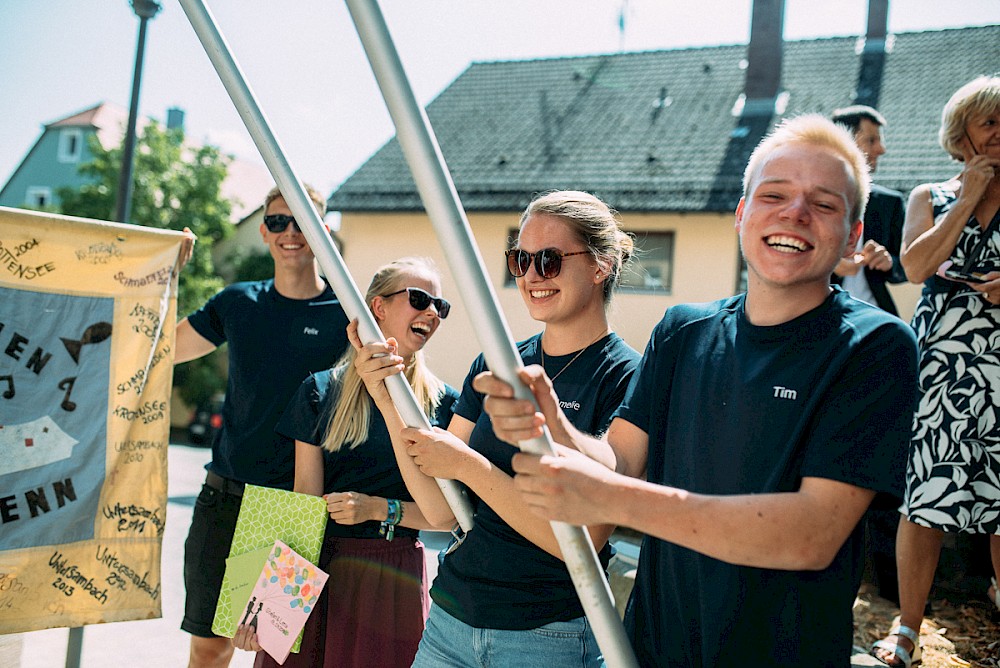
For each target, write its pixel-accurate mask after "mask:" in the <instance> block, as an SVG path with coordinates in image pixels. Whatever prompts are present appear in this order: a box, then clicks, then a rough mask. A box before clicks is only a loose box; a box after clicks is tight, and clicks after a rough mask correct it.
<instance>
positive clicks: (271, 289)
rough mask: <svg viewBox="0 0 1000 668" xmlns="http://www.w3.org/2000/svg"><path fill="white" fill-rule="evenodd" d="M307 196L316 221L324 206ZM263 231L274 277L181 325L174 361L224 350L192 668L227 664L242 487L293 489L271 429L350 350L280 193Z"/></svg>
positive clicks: (190, 595) (195, 582) (192, 585)
mask: <svg viewBox="0 0 1000 668" xmlns="http://www.w3.org/2000/svg"><path fill="white" fill-rule="evenodd" d="M306 190H307V191H308V193H309V197H310V199H311V200H312V201H313V203H314V204H315V206H316V210H317V211H319V213H320V216H321V217H322V215H323V213H324V212H325V211H326V202H325V201H324V199H323V197H322V196H321V195H320V194H319V193H318V192H316V191H315V190H313V189H312V188H309V187H307V188H306ZM260 234H261V237H262V238H263V240H264V243H265V244H266V245H267V247H268V250H269V251H270V253H271V257H272V258H273V259H274V278H273V279H269V280H266V281H253V282H246V283H235V284H233V285H230V286H229V287H227V288H225V289H224V290H222V291H221V292H219V293H218V294H217V295H215V296H214V297H212V298H211V299H209V300H208V302H206V303H205V305H204V306H203V307H201V308H200V309H199V310H197V311H195V312H194V313H192V314H191V315H190V316H188V317H187V318H185V319H184V320H182V321H181V322H180V323H178V325H177V335H176V337H177V339H176V346H175V358H174V363H175V364H179V363H182V362H187V361H189V360H193V359H195V358H198V357H201V356H203V355H207V354H208V353H210V352H212V351H213V350H215V349H216V348H217V347H218V346H220V345H222V344H223V343H228V344H229V380H228V384H227V386H226V400H225V403H224V404H223V408H222V418H223V423H222V429H221V430H220V431H219V433H218V434H217V435H216V438H215V442H214V443H213V444H212V461H211V462H209V464H208V466H207V468H208V474H207V476H206V480H205V484H204V486H203V487H202V491H201V494H200V495H199V496H198V501H197V503H196V504H195V507H194V514H193V517H192V520H191V529H190V532H189V533H188V538H187V541H186V542H185V544H184V586H185V589H186V590H187V600H186V602H185V609H184V620H183V621H182V623H181V628H182V629H184V630H185V631H187V632H188V633H190V634H191V654H190V663H189V665H190V666H192V667H197V668H203V667H208V666H228V665H229V661H230V659H231V658H232V654H233V646H232V644H231V643H230V641H229V638H222V637H219V636H216V635H215V634H213V633H212V619H213V617H214V616H215V606H216V603H217V600H218V597H219V590H220V587H221V585H222V575H223V573H224V572H225V566H226V562H225V560H226V557H227V556H229V547H230V544H231V543H232V538H233V531H234V529H235V527H236V518H237V515H238V514H239V509H240V501H241V498H242V496H243V488H244V486H245V485H246V484H252V485H260V486H264V487H276V488H280V489H288V490H290V489H292V484H293V482H294V470H295V448H294V443H293V442H292V441H290V440H289V439H287V438H284V437H283V436H279V435H278V434H277V433H275V431H274V427H275V424H277V421H278V418H279V417H281V414H282V411H284V409H285V406H286V405H287V403H288V400H289V399H290V398H291V397H292V395H293V394H294V392H295V391H296V390H297V389H298V387H299V384H300V383H301V382H302V381H303V380H304V379H305V378H306V377H307V376H309V374H311V373H313V372H316V371H321V370H323V369H328V368H330V367H331V366H333V363H334V362H335V361H336V360H337V359H339V358H340V356H341V355H342V354H343V352H344V350H345V348H346V347H347V333H346V328H347V322H348V320H347V315H346V314H345V313H344V309H343V308H342V307H341V305H340V302H339V301H338V300H337V297H336V296H335V295H334V293H333V290H331V289H330V286H329V285H327V283H326V282H325V281H324V280H323V279H322V278H320V275H319V271H318V269H317V266H316V261H315V258H314V256H313V252H312V250H311V249H310V248H309V245H308V244H307V243H306V239H305V237H304V236H303V235H302V231H301V230H300V229H299V226H298V224H297V223H296V222H295V218H293V217H292V212H291V210H289V208H288V205H287V204H286V203H285V199H284V198H283V197H282V196H281V193H280V192H279V191H278V189H277V188H274V189H272V190H271V192H269V193H268V194H267V197H266V198H265V200H264V222H263V223H262V224H261V226H260ZM411 300H412V297H411ZM438 308H439V310H440V307H438Z"/></svg>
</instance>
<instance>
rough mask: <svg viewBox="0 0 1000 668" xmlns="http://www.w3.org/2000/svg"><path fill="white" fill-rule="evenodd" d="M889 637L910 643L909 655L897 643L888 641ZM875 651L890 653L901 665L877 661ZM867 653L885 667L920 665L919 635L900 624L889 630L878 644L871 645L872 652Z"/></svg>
mask: <svg viewBox="0 0 1000 668" xmlns="http://www.w3.org/2000/svg"><path fill="white" fill-rule="evenodd" d="M891 636H898V637H902V638H906V639H907V640H909V641H910V642H912V643H913V652H912V653H910V652H908V651H906V648H905V647H901V646H900V644H899V642H898V641H892V640H889V638H890V637H891ZM877 649H884V650H886V651H887V652H892V655H893V656H895V657H896V658H898V659H899V660H900V661H902V662H903V663H901V664H889V663H886V662H885V661H884V660H882V659H879V657H878V656H876V655H875V650H877ZM869 653H870V654H871V655H872V656H874V657H875V658H876V659H879V661H882V663H885V664H886V665H887V666H888V665H901V666H903V667H904V668H910V666H912V665H913V664H915V663H920V634H918V633H917V632H916V631H914V630H913V629H911V628H910V627H909V626H903V625H902V624H900V625H899V626H897V627H895V628H893V629H891V630H890V631H889V635H888V636H886V637H885V639H883V640H879V641H878V642H876V643H875V644H873V645H872V650H871V652H869Z"/></svg>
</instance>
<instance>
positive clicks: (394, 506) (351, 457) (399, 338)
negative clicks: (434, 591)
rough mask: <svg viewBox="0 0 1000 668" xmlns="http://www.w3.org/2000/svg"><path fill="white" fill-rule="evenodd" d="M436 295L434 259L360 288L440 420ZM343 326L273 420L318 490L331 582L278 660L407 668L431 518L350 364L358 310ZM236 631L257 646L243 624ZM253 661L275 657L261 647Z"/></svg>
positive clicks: (299, 475)
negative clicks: (324, 365) (433, 355)
mask: <svg viewBox="0 0 1000 668" xmlns="http://www.w3.org/2000/svg"><path fill="white" fill-rule="evenodd" d="M440 294H441V281H440V277H439V275H438V273H437V270H436V269H435V268H434V266H433V264H432V263H431V261H430V260H427V259H424V258H404V259H401V260H397V261H396V262H392V263H390V264H388V265H385V266H384V267H382V268H381V269H379V270H378V271H377V272H376V273H375V277H374V278H373V279H372V282H371V285H370V286H369V288H368V292H367V295H366V298H365V301H366V302H367V303H368V306H369V308H370V309H371V312H372V315H374V316H375V320H376V322H377V323H378V325H379V328H380V329H381V330H382V333H383V334H384V335H385V337H386V345H385V346H384V347H383V349H384V351H385V352H387V353H391V354H392V359H394V360H397V361H398V364H397V365H395V366H394V367H393V368H394V369H396V370H398V371H400V372H404V373H405V374H406V378H407V380H408V381H409V383H410V386H411V387H412V388H413V393H414V395H415V396H416V399H417V402H418V403H419V404H420V405H421V406H422V407H423V409H424V411H425V412H426V414H427V415H428V417H429V418H430V421H431V424H433V425H447V424H448V422H449V420H450V418H451V415H452V406H453V404H454V402H455V400H456V398H457V397H458V393H457V392H456V391H455V390H454V388H451V387H449V386H447V385H445V383H443V382H442V381H441V380H439V379H438V378H437V377H436V376H434V374H432V373H431V371H430V370H429V369H428V368H427V365H426V362H425V361H424V358H423V352H422V348H423V347H424V344H426V343H427V341H428V340H429V339H430V338H431V337H432V336H433V335H434V333H435V332H436V331H437V328H438V326H439V325H440V323H441V320H442V319H443V318H446V317H447V316H448V313H449V311H450V309H451V306H450V304H449V303H448V302H447V301H446V300H444V299H442V298H441V297H439V296H437V295H440ZM347 329H348V338H349V339H350V340H351V342H352V344H353V345H352V346H351V347H349V348H348V351H347V353H345V354H344V356H343V357H342V358H341V359H340V361H339V362H338V363H337V364H336V365H335V366H334V367H333V369H330V370H328V371H324V372H322V373H317V374H313V375H312V376H311V377H310V378H308V379H307V380H306V381H305V382H304V383H303V384H302V386H301V387H300V388H299V391H298V393H297V394H296V395H295V397H294V398H293V399H292V401H291V402H290V403H289V405H288V408H287V409H285V413H284V415H283V416H282V418H281V420H280V421H279V422H278V426H277V431H278V432H279V433H281V434H284V435H285V436H288V437H289V438H292V439H294V440H295V491H296V492H302V493H306V494H315V495H317V496H323V497H324V498H325V499H326V502H327V509H328V511H329V513H330V520H331V521H330V522H329V523H328V524H327V532H326V538H325V540H324V544H323V551H322V554H321V556H320V561H319V564H318V565H319V566H320V568H322V569H323V570H325V571H326V572H328V573H329V574H330V580H329V585H328V586H327V588H326V590H325V591H324V593H323V595H322V596H321V597H320V600H319V602H318V604H317V606H316V610H315V611H314V612H313V613H312V615H311V616H310V618H309V621H308V623H307V624H306V628H305V632H304V636H303V641H302V649H301V651H300V652H299V653H298V654H291V655H289V657H288V658H287V659H286V660H285V663H284V664H282V665H283V666H285V667H286V668H287V667H288V666H292V667H294V668H306V667H308V668H321V667H322V666H351V667H352V668H362V667H365V666H370V667H371V668H386V667H389V668H392V667H394V666H397V667H399V668H406V667H408V666H409V665H410V664H411V663H412V661H413V656H414V654H415V653H416V651H417V643H418V642H419V641H420V635H421V632H422V631H423V628H424V621H425V619H426V618H427V611H428V608H429V606H430V599H429V598H428V595H427V573H426V566H425V562H424V548H423V545H422V544H421V543H420V541H419V540H418V538H417V532H418V530H420V529H433V528H435V526H434V525H432V524H431V523H430V522H428V521H427V520H426V519H425V518H424V515H423V513H421V512H420V508H418V507H417V505H416V504H415V503H414V502H413V497H412V496H411V495H410V493H409V492H408V491H407V489H406V485H405V484H404V480H403V477H402V475H401V474H400V468H399V466H398V465H397V462H396V457H395V456H394V454H393V448H392V445H391V442H390V437H389V432H388V431H387V429H386V423H385V421H384V420H383V419H382V415H381V413H380V412H379V411H377V410H374V407H373V406H372V403H373V397H372V395H370V394H369V392H368V390H367V388H366V387H365V384H364V383H363V382H362V379H361V377H360V376H359V374H358V370H357V368H356V363H357V362H356V360H357V357H358V356H357V353H356V348H359V347H360V346H361V343H360V340H359V338H358V332H357V321H354V322H352V323H351V324H350V325H349V326H348V328H347ZM381 389H382V390H384V385H383V386H382V388H381ZM376 398H378V397H376ZM405 463H406V464H410V462H409V461H406V462H405ZM411 466H412V465H411ZM441 528H446V527H441ZM233 642H234V644H236V645H237V646H238V647H241V648H243V649H252V650H260V646H259V645H258V644H257V642H256V638H255V637H254V635H253V629H252V628H251V627H249V626H246V627H240V630H239V631H238V632H237V635H236V637H235V638H234V639H233ZM254 665H255V666H258V667H260V666H276V665H278V664H277V663H276V662H275V661H274V660H273V659H272V658H271V657H270V656H269V655H267V654H266V653H265V652H260V651H258V654H257V659H256V662H255V664H254Z"/></svg>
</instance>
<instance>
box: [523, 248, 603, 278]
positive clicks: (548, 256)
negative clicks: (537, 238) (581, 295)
mask: <svg viewBox="0 0 1000 668" xmlns="http://www.w3.org/2000/svg"><path fill="white" fill-rule="evenodd" d="M589 253H590V251H576V252H574V253H563V252H562V251H560V250H559V249H557V248H543V249H542V250H540V251H538V252H537V253H529V252H528V251H524V250H521V249H520V248H511V249H510V250H509V251H506V253H505V255H506V256H507V271H509V272H510V275H511V276H513V277H514V278H521V277H522V276H524V275H525V274H527V273H528V267H530V266H531V261H532V260H534V261H535V272H537V273H538V275H539V276H541V277H542V278H555V277H556V276H558V275H559V272H560V271H562V261H563V258H564V257H572V256H573V255H586V254H589Z"/></svg>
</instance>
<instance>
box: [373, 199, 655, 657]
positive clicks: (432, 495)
mask: <svg viewBox="0 0 1000 668" xmlns="http://www.w3.org/2000/svg"><path fill="white" fill-rule="evenodd" d="M631 253H632V239H631V237H629V236H628V235H627V234H625V233H624V232H623V231H622V230H621V226H620V224H619V222H618V220H617V218H616V216H615V214H614V212H613V211H612V210H610V209H609V208H608V206H607V205H606V204H605V203H604V202H602V201H601V200H599V199H598V198H596V197H594V196H593V195H590V194H588V193H583V192H569V191H561V192H553V193H548V194H546V195H543V196H541V197H538V198H537V199H535V200H534V201H533V202H532V203H531V204H530V205H529V206H528V208H527V210H526V211H525V212H524V214H523V215H522V216H521V223H520V231H519V233H518V238H517V242H516V244H515V245H514V247H513V248H512V249H511V250H509V251H508V252H507V267H508V270H509V272H510V273H511V275H513V276H514V277H515V279H516V281H517V287H518V290H519V291H520V294H521V297H522V298H523V300H524V304H525V306H526V307H527V309H528V312H529V313H530V314H531V317H532V318H534V319H535V320H537V321H538V322H541V323H542V324H543V325H544V330H543V332H542V333H541V334H538V335H536V336H533V337H531V338H529V339H527V340H526V341H523V342H521V343H520V344H518V350H519V351H520V354H521V358H522V360H523V362H524V364H525V365H529V364H541V365H542V366H543V367H544V368H545V369H546V371H547V373H548V375H549V377H551V378H552V379H553V382H554V384H555V387H556V389H557V391H558V392H559V396H560V397H562V398H563V399H564V401H563V410H564V413H565V414H566V416H567V419H568V420H569V421H570V422H571V423H572V424H574V425H575V426H576V427H577V428H578V429H581V430H582V431H585V432H587V433H589V434H595V435H597V434H602V433H603V432H604V431H605V430H606V429H607V426H608V422H609V421H610V419H611V415H612V413H613V412H614V411H615V409H617V408H618V405H619V403H620V402H621V400H622V398H623V397H624V394H625V388H626V386H627V385H628V382H629V379H630V377H631V375H632V373H633V371H634V369H635V367H636V364H637V362H638V359H639V355H638V353H636V351H634V350H633V349H632V348H630V347H629V346H628V345H627V344H626V343H625V342H624V341H623V340H622V339H621V338H619V337H618V336H617V335H616V334H614V333H613V332H612V331H611V327H610V325H609V323H608V315H607V310H608V305H609V303H610V300H611V296H612V292H613V290H614V288H615V286H616V285H617V284H618V282H619V279H620V277H621V272H622V269H623V266H624V265H625V264H626V262H627V261H628V259H629V257H630V255H631ZM385 352H388V351H387V350H386V349H385V348H384V347H383V346H380V345H371V346H365V347H364V348H363V349H362V350H361V351H360V352H359V355H358V361H359V369H363V370H364V372H363V373H362V376H363V378H364V380H365V383H366V384H368V386H369V389H370V391H372V394H373V396H374V395H375V394H376V393H378V394H380V395H383V394H384V391H383V390H378V391H376V390H374V389H372V388H376V387H378V386H379V385H381V384H382V379H384V378H385V377H386V376H387V375H389V374H391V373H396V372H398V370H399V364H400V357H399V356H398V355H397V356H392V355H390V356H386V357H382V356H377V355H379V354H381V353H385ZM484 370H486V364H485V361H484V360H483V358H482V356H480V357H479V358H478V359H477V360H476V361H475V362H474V363H473V365H472V369H471V370H470V371H469V374H468V376H467V378H466V380H465V384H464V386H463V390H462V395H461V398H460V399H459V401H458V402H457V404H456V406H455V416H454V417H453V418H452V420H451V423H450V424H449V426H448V431H444V430H441V429H434V430H431V431H428V430H423V429H412V428H406V429H404V425H403V423H402V420H401V419H400V418H399V416H398V414H397V413H396V412H395V409H394V408H393V406H392V404H391V402H387V401H382V402H378V406H379V409H380V410H382V412H383V413H384V414H385V415H386V421H387V423H389V427H390V432H391V433H394V434H395V433H397V432H399V437H398V438H397V437H395V436H394V438H393V446H394V447H395V448H396V455H397V458H398V459H400V464H401V467H402V468H403V472H404V476H406V475H409V476H410V477H409V478H408V479H407V484H408V487H409V489H410V491H411V492H412V493H413V496H414V498H415V499H416V501H417V503H418V504H419V505H420V508H421V510H422V511H423V513H424V515H425V517H427V518H428V519H432V520H433V522H434V523H435V524H438V525H441V524H446V523H454V517H453V516H452V514H451V511H450V509H449V508H448V507H447V505H446V504H445V502H444V498H443V497H442V495H441V492H440V490H439V489H438V488H437V485H436V484H435V483H434V481H433V479H432V477H436V478H447V479H453V480H458V481H460V482H461V483H463V484H464V485H465V486H466V487H467V488H468V489H469V491H470V492H471V495H472V497H473V499H474V501H473V504H474V510H475V513H476V514H475V527H474V528H473V529H472V530H471V531H470V532H469V533H468V535H467V536H466V537H465V538H464V541H463V542H461V543H460V544H456V545H453V546H452V547H451V548H449V550H448V551H447V554H446V556H445V557H444V558H443V560H442V563H441V567H440V569H439V572H438V576H437V578H436V579H435V581H434V586H433V588H432V589H431V598H432V599H433V601H434V605H433V606H432V607H431V613H430V618H429V620H428V623H427V628H426V629H425V631H424V638H423V640H421V644H420V650H419V651H418V653H417V657H416V660H415V662H414V664H413V665H414V666H417V667H426V666H473V665H475V666H479V665H489V666H494V667H497V666H501V667H502V666H523V665H525V662H526V661H527V662H528V663H530V664H531V665H544V666H549V667H554V666H595V665H600V663H601V653H600V650H599V649H598V647H597V643H596V641H595V639H594V635H593V633H592V631H591V629H590V628H589V625H588V623H587V619H586V617H585V616H584V614H583V609H582V608H581V606H580V603H579V600H578V598H577V595H576V591H575V590H574V588H573V584H572V582H571V580H570V577H569V574H568V572H567V570H566V566H565V564H564V563H563V560H562V556H561V554H560V551H559V546H558V544H557V543H556V540H555V538H554V536H553V534H552V530H551V528H550V526H549V524H548V523H547V522H545V521H544V520H541V519H540V518H539V517H538V516H537V515H534V514H533V513H532V512H531V511H530V510H529V509H528V507H527V506H526V505H525V504H524V503H523V502H522V501H521V499H520V496H519V495H518V494H517V493H516V491H515V489H514V486H513V478H512V475H513V470H512V468H511V458H512V457H513V455H514V453H515V452H516V451H517V450H516V448H514V447H513V446H511V445H508V444H507V443H503V442H501V441H499V440H498V439H497V438H496V436H495V435H494V433H493V428H492V426H491V424H490V419H489V416H487V415H486V413H485V412H483V410H482V409H483V406H482V402H483V397H482V395H480V394H478V393H477V392H475V391H474V390H473V389H472V380H473V378H475V377H476V375H478V374H479V373H481V372H482V371H484ZM406 460H409V461H410V463H411V465H410V467H407V466H405V462H406ZM612 529H613V527H610V526H601V527H592V528H591V536H592V537H593V540H594V544H595V545H596V546H597V548H598V550H599V552H600V557H601V561H602V563H603V564H604V565H605V566H606V565H607V560H608V558H609V556H610V550H609V547H608V544H607V541H608V537H609V536H610V534H611V531H612ZM527 657H530V658H527Z"/></svg>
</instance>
